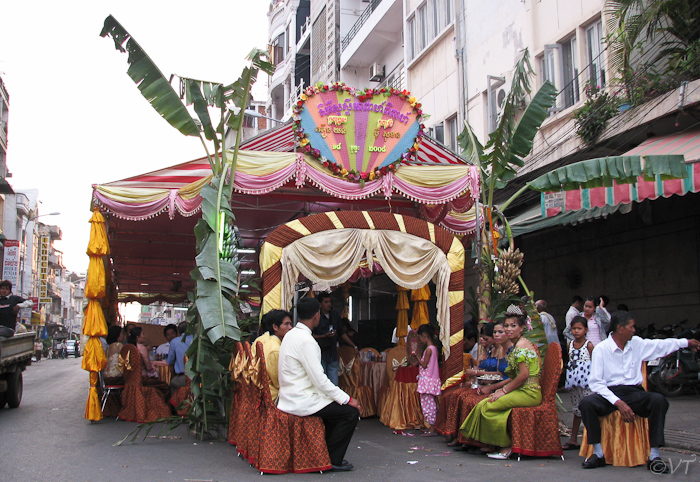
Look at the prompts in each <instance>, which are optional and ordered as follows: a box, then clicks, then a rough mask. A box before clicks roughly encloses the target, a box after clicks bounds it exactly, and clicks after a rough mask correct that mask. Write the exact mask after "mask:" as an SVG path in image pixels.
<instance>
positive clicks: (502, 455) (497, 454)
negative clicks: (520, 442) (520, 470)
mask: <svg viewBox="0 0 700 482" xmlns="http://www.w3.org/2000/svg"><path fill="white" fill-rule="evenodd" d="M512 454H513V451H512V450H508V452H506V453H503V452H494V453H492V454H488V458H490V459H496V460H508V459H509V458H510V456H511V455H512Z"/></svg>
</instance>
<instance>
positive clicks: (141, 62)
mask: <svg viewBox="0 0 700 482" xmlns="http://www.w3.org/2000/svg"><path fill="white" fill-rule="evenodd" d="M108 35H109V36H111V37H112V39H113V40H114V47H115V48H116V49H117V50H119V51H120V52H122V53H124V52H127V51H128V53H129V60H128V63H129V68H128V70H127V71H126V73H127V74H128V75H129V77H131V80H133V81H134V83H135V84H136V86H137V87H138V89H139V91H141V94H142V95H143V96H144V97H145V98H146V100H147V101H148V102H149V103H150V104H151V106H152V107H153V108H154V109H155V111H156V112H158V114H159V115H160V116H161V117H162V118H163V119H165V120H166V121H168V123H169V124H170V125H171V126H173V127H174V128H176V129H177V130H179V131H180V132H181V133H183V134H184V135H186V136H194V137H198V136H199V127H198V126H197V124H196V123H195V121H194V119H192V116H191V115H190V113H189V112H188V111H187V108H185V106H184V105H183V104H182V101H181V100H180V96H179V95H178V94H177V93H176V92H175V90H174V89H173V88H172V86H171V85H170V83H169V82H168V80H167V79H166V78H165V76H164V75H163V73H162V72H161V71H160V69H158V67H157V66H156V64H154V63H153V61H152V60H151V59H150V57H149V56H148V55H147V54H146V52H144V50H143V49H142V48H141V46H140V45H139V44H138V42H136V40H134V38H133V37H132V36H131V34H130V33H129V32H127V31H126V30H125V29H124V27H122V26H121V24H120V23H119V22H117V20H116V19H115V18H114V17H113V16H111V15H110V16H108V17H107V18H106V19H105V23H104V26H103V27H102V31H101V32H100V36H101V37H106V36H108ZM125 42H126V48H125V47H124V43H125Z"/></svg>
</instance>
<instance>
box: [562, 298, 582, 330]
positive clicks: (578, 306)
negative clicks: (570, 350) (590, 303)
mask: <svg viewBox="0 0 700 482" xmlns="http://www.w3.org/2000/svg"><path fill="white" fill-rule="evenodd" d="M581 310H583V298H581V297H580V296H579V295H574V297H573V298H572V299H571V306H569V311H567V312H566V318H565V319H566V326H565V327H564V333H563V334H564V337H565V338H566V339H567V340H573V339H574V335H572V334H571V320H573V319H574V318H576V317H577V316H583V312H582V311H581Z"/></svg>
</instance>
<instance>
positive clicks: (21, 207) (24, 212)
mask: <svg viewBox="0 0 700 482" xmlns="http://www.w3.org/2000/svg"><path fill="white" fill-rule="evenodd" d="M15 202H16V207H17V214H18V215H20V216H29V213H30V212H31V208H30V207H29V198H28V197H27V196H26V195H25V194H22V193H20V192H18V193H17V194H16V195H15Z"/></svg>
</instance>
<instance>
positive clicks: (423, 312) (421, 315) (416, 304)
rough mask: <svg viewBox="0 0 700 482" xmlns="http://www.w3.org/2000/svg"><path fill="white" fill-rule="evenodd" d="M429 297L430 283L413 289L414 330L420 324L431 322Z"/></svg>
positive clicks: (412, 323)
mask: <svg viewBox="0 0 700 482" xmlns="http://www.w3.org/2000/svg"><path fill="white" fill-rule="evenodd" d="M429 299H430V286H429V285H425V286H423V287H422V288H420V289H417V290H411V301H413V316H412V317H411V329H412V330H417V329H418V327H419V326H421V325H427V324H428V323H430V317H429V316H428V300H429Z"/></svg>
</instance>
